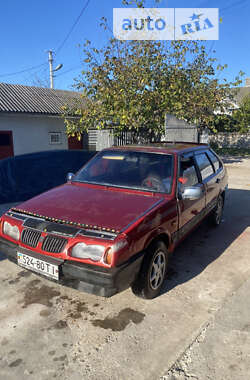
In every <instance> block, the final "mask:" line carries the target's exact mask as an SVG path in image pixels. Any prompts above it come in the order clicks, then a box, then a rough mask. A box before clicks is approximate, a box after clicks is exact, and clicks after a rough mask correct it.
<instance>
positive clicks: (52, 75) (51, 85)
mask: <svg viewBox="0 0 250 380" xmlns="http://www.w3.org/2000/svg"><path fill="white" fill-rule="evenodd" d="M48 53H49V81H50V88H54V72H55V71H58V70H60V69H61V68H62V67H63V64H62V63H60V64H59V65H57V66H56V68H55V69H53V61H54V58H53V50H49V51H48Z"/></svg>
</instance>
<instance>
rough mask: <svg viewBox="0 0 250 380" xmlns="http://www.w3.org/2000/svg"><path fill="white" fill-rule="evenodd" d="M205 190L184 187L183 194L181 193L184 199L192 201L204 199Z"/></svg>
mask: <svg viewBox="0 0 250 380" xmlns="http://www.w3.org/2000/svg"><path fill="white" fill-rule="evenodd" d="M202 194H203V190H202V188H201V187H196V186H188V187H184V190H183V192H182V193H181V195H182V199H188V200H190V201H193V200H196V199H200V198H201V197H202Z"/></svg>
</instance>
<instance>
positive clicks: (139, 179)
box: [73, 150, 173, 193]
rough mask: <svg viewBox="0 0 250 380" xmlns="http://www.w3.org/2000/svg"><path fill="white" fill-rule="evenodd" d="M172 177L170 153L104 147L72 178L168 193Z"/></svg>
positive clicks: (86, 181)
mask: <svg viewBox="0 0 250 380" xmlns="http://www.w3.org/2000/svg"><path fill="white" fill-rule="evenodd" d="M172 178H173V156H172V155H167V154H158V153H144V152H131V151H121V152H119V151H115V150H114V151H112V150H107V151H102V152H100V153H99V154H98V155H97V156H95V157H94V158H93V159H92V160H91V161H89V163H88V164H87V165H85V166H84V167H83V169H81V170H80V171H79V172H78V173H77V174H76V176H75V177H74V179H73V182H83V183H90V184H98V185H105V186H115V187H124V188H129V189H136V190H146V191H150V192H160V193H170V192H171V188H172Z"/></svg>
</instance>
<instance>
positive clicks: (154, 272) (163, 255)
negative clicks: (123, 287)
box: [132, 241, 169, 299]
mask: <svg viewBox="0 0 250 380" xmlns="http://www.w3.org/2000/svg"><path fill="white" fill-rule="evenodd" d="M168 259H169V253H168V250H167V247H166V245H165V244H164V243H163V242H162V241H156V242H154V243H152V244H151V245H150V246H149V247H148V249H147V251H146V254H145V257H144V260H143V263H142V267H141V270H140V272H139V274H138V277H137V279H136V280H135V282H134V284H133V285H132V291H133V293H134V294H135V295H137V296H138V297H141V298H146V299H152V298H155V297H157V296H158V295H159V293H160V291H161V288H162V285H163V283H164V279H165V276H166V272H167V266H168Z"/></svg>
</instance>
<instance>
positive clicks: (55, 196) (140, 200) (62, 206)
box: [17, 183, 163, 232]
mask: <svg viewBox="0 0 250 380" xmlns="http://www.w3.org/2000/svg"><path fill="white" fill-rule="evenodd" d="M161 200H163V198H162V197H161V196H158V195H143V194H139V193H131V192H128V191H126V190H123V191H120V190H116V189H110V188H109V189H107V188H104V187H103V188H101V187H98V188H97V187H92V186H89V185H84V184H77V183H72V184H65V185H62V186H60V187H57V188H55V189H52V190H50V191H48V192H46V193H43V194H41V195H39V196H36V197H35V198H32V199H30V200H28V201H26V202H24V203H22V204H20V205H19V206H18V207H17V209H19V210H22V211H23V212H27V213H31V214H35V215H41V216H43V217H49V218H55V219H59V220H63V221H66V222H73V223H81V224H85V225H87V226H95V227H100V228H102V229H103V228H106V229H111V230H115V231H117V232H118V231H121V230H122V229H124V228H125V227H126V226H127V225H128V224H130V223H132V222H133V221H135V219H136V218H138V217H140V216H142V215H143V213H145V212H147V211H149V210H150V209H151V208H153V207H155V206H156V205H157V204H158V203H159V202H161Z"/></svg>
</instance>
